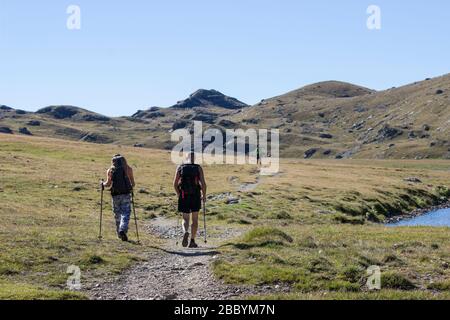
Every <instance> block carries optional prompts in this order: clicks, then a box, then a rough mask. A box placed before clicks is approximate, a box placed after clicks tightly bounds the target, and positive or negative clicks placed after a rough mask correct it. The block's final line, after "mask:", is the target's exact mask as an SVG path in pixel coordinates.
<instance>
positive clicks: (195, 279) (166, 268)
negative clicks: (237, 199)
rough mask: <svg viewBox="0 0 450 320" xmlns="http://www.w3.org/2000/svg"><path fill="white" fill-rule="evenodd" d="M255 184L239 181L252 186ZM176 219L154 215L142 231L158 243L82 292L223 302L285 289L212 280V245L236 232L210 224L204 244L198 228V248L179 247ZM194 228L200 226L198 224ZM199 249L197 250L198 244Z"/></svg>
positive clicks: (214, 249) (214, 252) (215, 251)
mask: <svg viewBox="0 0 450 320" xmlns="http://www.w3.org/2000/svg"><path fill="white" fill-rule="evenodd" d="M258 183H259V179H258V180H257V183H256V184H255V185H251V186H248V185H241V188H242V189H244V190H249V189H250V190H253V189H254V188H256V187H257V184H258ZM180 223H181V221H176V220H168V219H164V218H157V219H154V220H152V221H151V222H150V223H149V224H148V225H147V226H146V232H149V233H151V234H153V235H156V236H158V237H159V238H160V239H161V240H162V242H163V245H162V246H161V247H158V248H156V246H155V248H151V251H149V253H148V258H147V259H146V260H147V261H146V262H144V263H140V264H137V265H135V266H134V267H132V268H131V269H129V270H127V271H126V272H124V273H123V274H122V275H120V276H119V277H118V278H117V279H115V280H113V281H110V282H105V283H99V284H96V285H94V286H93V287H92V288H89V290H88V294H89V296H90V297H91V298H92V299H97V300H228V299H235V298H239V297H241V298H242V297H245V296H248V295H260V294H267V293H274V292H282V291H287V290H289V288H287V287H281V286H258V287H255V286H233V285H226V284H224V283H223V282H221V281H220V280H218V279H216V278H215V277H214V276H213V274H212V272H211V269H210V266H211V263H212V262H213V261H214V259H217V258H218V256H219V255H220V252H219V251H218V246H219V245H220V244H223V243H226V241H227V240H231V239H233V238H236V237H238V236H239V235H240V234H241V231H240V230H236V229H232V228H228V227H215V228H213V229H211V230H208V233H211V236H209V238H208V244H204V243H203V236H204V234H203V230H200V231H199V234H200V235H199V237H198V240H197V242H198V243H199V245H200V246H201V248H199V249H194V250H192V249H184V248H182V247H181V245H178V246H177V245H176V243H177V241H180V243H181V239H180V238H181V236H182V231H181V228H180ZM200 227H201V228H202V227H203V225H202V223H201V222H200ZM202 247H203V248H202Z"/></svg>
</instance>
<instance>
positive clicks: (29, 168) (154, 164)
mask: <svg viewBox="0 0 450 320" xmlns="http://www.w3.org/2000/svg"><path fill="white" fill-rule="evenodd" d="M115 153H122V154H124V155H125V156H126V157H127V159H128V162H129V164H130V165H131V166H132V167H133V168H134V170H135V178H136V182H137V185H138V186H137V192H136V200H137V203H136V205H137V213H138V215H139V218H140V222H141V226H142V224H144V223H145V222H146V221H147V220H149V219H152V218H154V217H155V216H167V217H175V209H176V207H175V205H176V202H175V201H176V199H175V195H174V192H173V190H172V178H173V173H174V169H175V165H173V164H172V163H171V161H170V154H169V153H168V152H165V151H158V150H150V149H137V148H131V147H121V146H118V145H95V144H88V143H79V142H70V141H62V140H56V139H49V138H37V137H20V136H15V135H0V159H1V160H0V161H1V165H0V203H1V205H0V219H1V221H2V223H1V224H0V299H42V298H44V299H83V298H86V296H85V295H84V294H83V293H82V292H81V293H79V292H69V291H67V290H66V289H65V288H66V280H67V277H68V274H66V270H67V267H68V266H70V265H77V266H79V267H80V268H81V270H82V282H83V283H95V282H96V281H97V280H98V279H107V278H110V277H112V276H114V275H116V274H118V273H120V272H122V271H124V270H126V268H127V267H129V266H130V265H131V264H133V263H136V262H137V261H140V260H143V259H144V258H145V257H146V256H147V253H148V251H149V250H152V249H151V246H153V245H155V244H156V245H158V243H159V241H160V240H157V239H155V238H153V237H152V236H151V235H149V234H145V233H144V232H142V231H141V241H142V245H141V246H138V245H136V244H134V243H122V242H120V241H118V240H117V239H116V236H115V234H114V223H113V219H112V214H111V209H110V199H109V196H108V195H107V194H105V200H106V207H105V210H104V217H105V224H104V240H103V241H102V242H100V241H98V239H97V235H98V217H99V201H100V192H99V188H98V181H99V180H100V179H101V178H104V175H105V171H106V169H107V168H108V166H109V164H110V159H111V156H112V155H114V154H115ZM449 169H450V161H445V160H421V161H411V160H404V161H389V160H379V161H375V160H367V161H366V160H345V161H331V160H330V161H326V160H312V161H298V160H291V159H288V160H283V161H282V163H281V173H280V174H279V175H276V176H273V177H261V178H260V179H259V185H258V186H257V187H256V188H255V189H254V190H250V191H239V186H240V185H241V184H243V183H254V182H256V181H257V179H258V175H257V170H256V168H255V167H254V166H206V167H205V174H206V177H207V182H208V187H209V189H208V191H209V194H210V196H211V197H212V198H211V201H210V203H209V205H208V214H209V223H211V224H217V225H229V226H232V227H234V228H243V229H244V230H245V232H244V235H243V236H242V237H240V238H238V239H235V240H232V241H230V242H229V243H225V244H224V245H223V246H222V247H221V251H222V255H221V256H220V258H219V259H217V260H216V261H215V263H214V264H213V266H212V267H213V270H214V272H215V274H216V275H217V277H219V278H221V279H223V280H224V281H226V282H229V283H248V284H268V285H277V284H283V285H289V287H290V288H291V292H290V293H289V294H283V295H281V294H280V295H277V296H270V297H255V298H276V299H405V298H406V299H408V298H409V299H433V298H450V291H449V287H450V266H449V265H450V230H449V228H388V227H384V226H383V225H382V224H380V222H382V221H383V220H384V219H385V218H386V217H389V216H390V215H393V214H400V213H405V212H408V211H411V210H413V209H415V208H420V207H429V206H431V205H434V204H437V203H439V202H441V201H443V200H444V199H448V198H449V196H450V193H449V188H450V172H449ZM410 177H416V178H419V179H420V180H421V181H422V183H411V182H407V181H405V179H407V178H410ZM225 194H226V195H229V194H231V196H233V197H236V198H239V199H240V201H239V203H237V204H233V205H230V204H227V203H226V202H225V201H224V197H223V195H225ZM132 227H133V225H131V226H130V236H131V238H132V240H133V239H134V232H133V230H134V229H133V228H132ZM141 229H143V228H142V227H141ZM372 265H378V266H380V267H381V269H382V285H383V284H384V285H383V288H382V290H381V291H378V292H367V290H366V289H365V285H364V284H365V281H366V279H367V275H366V269H367V267H368V266H372Z"/></svg>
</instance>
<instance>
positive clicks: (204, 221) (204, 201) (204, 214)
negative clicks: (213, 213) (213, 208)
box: [203, 199, 208, 243]
mask: <svg viewBox="0 0 450 320" xmlns="http://www.w3.org/2000/svg"><path fill="white" fill-rule="evenodd" d="M203 228H204V233H205V243H208V240H207V238H206V199H204V200H203Z"/></svg>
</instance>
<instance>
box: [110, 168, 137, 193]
mask: <svg viewBox="0 0 450 320" xmlns="http://www.w3.org/2000/svg"><path fill="white" fill-rule="evenodd" d="M118 162H119V163H121V164H120V165H118V166H116V167H115V168H113V169H112V186H111V195H113V196H119V195H123V194H129V193H131V191H132V190H133V187H132V186H131V182H130V179H129V178H128V176H127V174H126V172H125V167H124V166H123V162H122V161H118Z"/></svg>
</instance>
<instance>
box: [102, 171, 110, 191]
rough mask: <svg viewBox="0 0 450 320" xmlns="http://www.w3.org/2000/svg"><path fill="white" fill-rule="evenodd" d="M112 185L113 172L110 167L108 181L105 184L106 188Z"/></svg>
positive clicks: (107, 173)
mask: <svg viewBox="0 0 450 320" xmlns="http://www.w3.org/2000/svg"><path fill="white" fill-rule="evenodd" d="M111 185H112V174H111V169H108V171H106V182H105V183H104V184H103V186H104V187H105V188H109V187H111Z"/></svg>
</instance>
